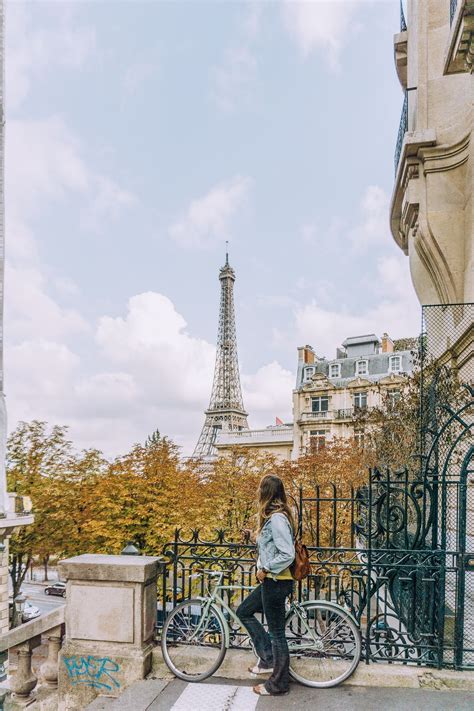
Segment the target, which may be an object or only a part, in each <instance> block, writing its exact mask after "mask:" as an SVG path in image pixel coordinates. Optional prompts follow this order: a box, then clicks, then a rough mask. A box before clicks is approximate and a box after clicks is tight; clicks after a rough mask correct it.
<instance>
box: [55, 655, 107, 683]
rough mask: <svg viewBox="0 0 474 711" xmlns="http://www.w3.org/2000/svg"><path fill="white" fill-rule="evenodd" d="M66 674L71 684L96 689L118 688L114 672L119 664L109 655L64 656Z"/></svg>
mask: <svg viewBox="0 0 474 711" xmlns="http://www.w3.org/2000/svg"><path fill="white" fill-rule="evenodd" d="M64 664H65V665H66V669H67V674H68V677H69V679H70V680H71V682H72V684H73V686H76V685H77V684H84V685H85V686H93V687H95V688H96V689H107V690H108V691H112V690H113V689H119V688H120V683H119V682H118V681H117V679H115V678H114V676H113V675H114V674H116V673H117V672H118V671H120V665H119V664H117V662H114V661H113V660H112V659H110V658H109V657H78V656H76V655H74V656H72V657H64Z"/></svg>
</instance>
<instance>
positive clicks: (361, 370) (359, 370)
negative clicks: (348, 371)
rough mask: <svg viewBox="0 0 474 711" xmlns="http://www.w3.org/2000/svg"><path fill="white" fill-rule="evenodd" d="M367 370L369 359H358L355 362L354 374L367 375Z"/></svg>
mask: <svg viewBox="0 0 474 711" xmlns="http://www.w3.org/2000/svg"><path fill="white" fill-rule="evenodd" d="M368 372H369V361H367V360H358V361H357V363H356V375H367V373H368Z"/></svg>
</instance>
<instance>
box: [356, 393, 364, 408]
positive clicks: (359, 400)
mask: <svg viewBox="0 0 474 711" xmlns="http://www.w3.org/2000/svg"><path fill="white" fill-rule="evenodd" d="M354 407H355V408H356V409H359V410H366V409H367V393H355V394H354Z"/></svg>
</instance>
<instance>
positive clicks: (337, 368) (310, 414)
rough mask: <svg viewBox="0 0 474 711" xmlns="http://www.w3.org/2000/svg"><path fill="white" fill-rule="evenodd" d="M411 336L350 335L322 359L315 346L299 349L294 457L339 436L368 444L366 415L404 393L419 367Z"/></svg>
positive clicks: (294, 412)
mask: <svg viewBox="0 0 474 711" xmlns="http://www.w3.org/2000/svg"><path fill="white" fill-rule="evenodd" d="M409 345H410V339H404V340H403V341H399V342H397V341H395V342H394V341H392V339H391V338H389V336H388V335H387V334H384V335H383V336H382V338H381V340H379V339H378V338H377V336H376V335H375V334H370V335H365V336H355V337H351V338H347V339H346V340H345V341H344V343H343V344H342V348H338V349H337V352H336V357H335V358H334V359H332V360H328V359H326V358H324V357H321V358H320V357H318V356H317V355H316V354H315V352H314V350H313V348H312V347H311V346H308V345H307V346H302V347H301V348H298V370H297V375H296V388H295V390H294V391H293V416H294V427H293V458H295V459H296V458H298V457H300V456H301V455H303V454H305V453H308V452H311V451H314V450H316V451H317V450H319V449H321V448H323V447H325V446H326V444H327V443H328V442H330V441H331V440H334V439H335V438H344V439H347V438H352V439H354V441H355V443H356V445H358V446H363V444H364V435H365V429H364V424H363V414H364V413H365V412H367V411H368V410H370V409H371V408H376V407H381V406H383V405H385V403H387V402H388V403H390V402H395V401H396V400H397V399H398V398H400V397H402V395H403V387H404V384H405V383H406V380H407V376H408V375H409V374H410V373H411V372H412V370H413V358H412V353H411V350H410V349H409Z"/></svg>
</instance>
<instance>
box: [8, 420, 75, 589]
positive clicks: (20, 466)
mask: <svg viewBox="0 0 474 711" xmlns="http://www.w3.org/2000/svg"><path fill="white" fill-rule="evenodd" d="M71 451H72V446H71V442H70V441H69V440H68V438H67V428H65V427H58V426H55V427H53V428H52V429H51V430H50V431H49V430H48V426H47V424H46V423H45V422H39V421H37V420H35V421H33V422H31V423H26V422H20V423H19V425H18V427H17V428H16V430H15V431H14V432H13V433H12V434H11V435H10V437H9V438H8V443H7V480H8V488H9V490H10V491H13V492H16V493H17V494H19V495H23V496H30V497H31V499H32V503H33V511H34V513H35V522H34V524H32V525H31V526H28V527H25V528H23V529H21V530H20V531H19V532H18V533H17V534H15V535H14V536H12V539H11V545H10V574H11V578H12V583H13V594H14V595H17V594H18V592H19V590H20V588H21V584H22V583H23V580H24V578H25V575H26V572H27V570H28V567H29V565H30V564H31V561H32V559H33V556H34V555H38V556H39V557H40V558H41V560H42V562H43V564H44V565H45V570H46V571H47V565H48V561H49V558H50V556H51V554H53V553H55V551H56V546H57V542H58V538H59V536H60V532H58V530H57V525H56V523H53V521H52V519H51V515H50V514H51V511H52V507H54V506H55V505H56V496H55V495H54V493H53V492H52V486H51V485H52V482H53V481H54V478H55V476H57V475H58V474H59V473H60V472H61V471H63V470H64V468H67V466H68V464H69V463H70V459H71Z"/></svg>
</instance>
